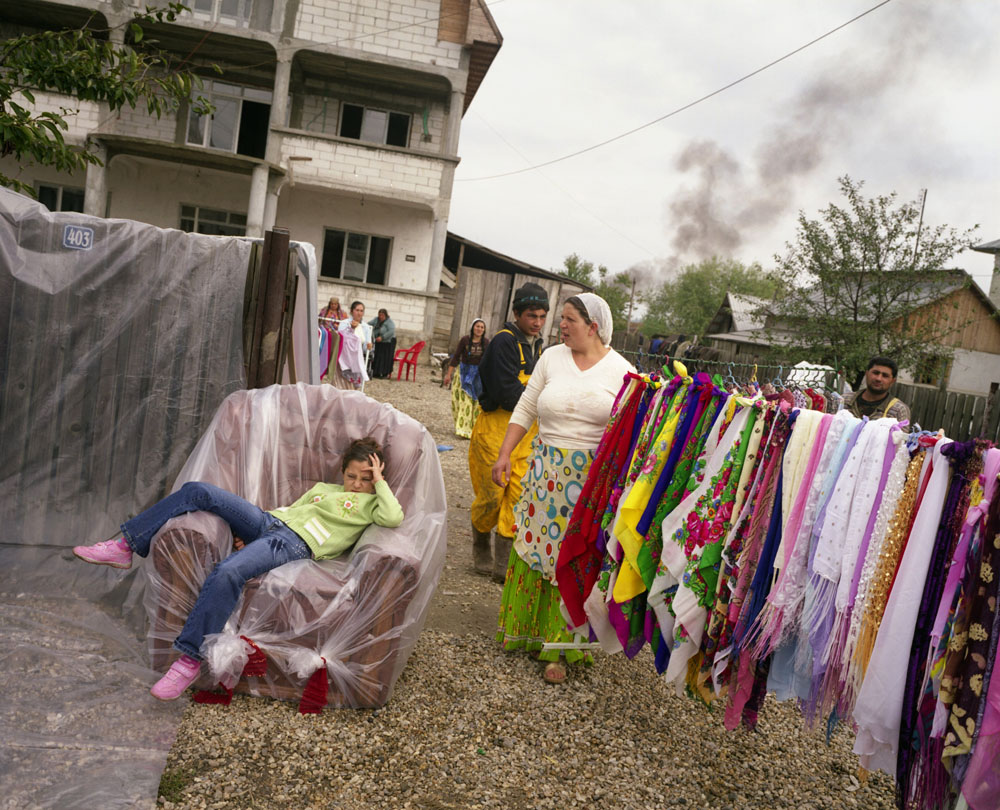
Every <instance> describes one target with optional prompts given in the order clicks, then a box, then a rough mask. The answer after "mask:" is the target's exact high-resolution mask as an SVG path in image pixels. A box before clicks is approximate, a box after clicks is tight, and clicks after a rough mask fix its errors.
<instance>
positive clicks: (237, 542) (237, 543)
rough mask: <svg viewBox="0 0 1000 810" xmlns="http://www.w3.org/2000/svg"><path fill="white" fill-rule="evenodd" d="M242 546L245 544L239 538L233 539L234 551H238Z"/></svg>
mask: <svg viewBox="0 0 1000 810" xmlns="http://www.w3.org/2000/svg"><path fill="white" fill-rule="evenodd" d="M244 546H246V543H244V542H243V540H242V539H241V538H239V537H234V538H233V548H234V549H236V550H237V551H239V550H240V549H241V548H243V547H244Z"/></svg>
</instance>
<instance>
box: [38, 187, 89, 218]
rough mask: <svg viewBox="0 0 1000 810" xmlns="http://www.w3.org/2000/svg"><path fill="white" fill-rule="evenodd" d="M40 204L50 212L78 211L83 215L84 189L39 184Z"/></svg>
mask: <svg viewBox="0 0 1000 810" xmlns="http://www.w3.org/2000/svg"><path fill="white" fill-rule="evenodd" d="M37 191H38V202H40V203H41V204H42V205H44V206H45V207H46V208H48V209H49V210H50V211H76V212H77V213H80V214H82V213H83V189H82V188H67V187H66V186H53V185H49V184H47V183H39V184H38V188H37Z"/></svg>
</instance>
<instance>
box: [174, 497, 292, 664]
mask: <svg viewBox="0 0 1000 810" xmlns="http://www.w3.org/2000/svg"><path fill="white" fill-rule="evenodd" d="M310 556H311V552H310V551H309V546H307V545H306V544H305V542H304V541H303V540H302V538H301V537H299V536H298V535H297V534H296V533H295V532H293V531H292V530H291V529H289V528H288V527H287V526H286V525H285V524H284V523H282V522H281V521H280V520H278V519H277V518H275V517H272V516H270V515H268V516H267V524H266V525H265V526H264V529H263V531H262V532H261V534H260V536H259V537H258V539H257V541H256V542H253V543H247V544H246V545H245V546H244V547H243V548H241V549H240V550H239V551H236V552H233V553H232V554H230V555H229V556H228V557H226V559H224V560H223V561H222V562H220V563H219V564H218V565H216V566H215V568H214V569H213V570H212V573H211V574H209V575H208V578H207V579H206V580H205V582H204V584H203V585H202V586H201V592H200V593H199V594H198V599H197V601H196V602H195V604H194V607H193V608H192V609H191V612H190V613H189V614H188V617H187V621H186V622H185V623H184V629H182V630H181V633H180V635H179V636H177V639H176V640H175V641H174V648H175V649H177V650H179V651H180V652H182V653H184V654H186V655H190V656H191V657H192V658H196V659H199V660H200V659H201V657H202V655H201V644H202V641H204V639H205V636H207V635H210V634H212V633H220V632H222V628H223V627H225V626H226V622H227V621H228V620H229V617H230V615H231V614H232V612H233V610H234V609H235V608H236V603H237V602H238V601H239V599H240V594H241V593H242V592H243V586H244V585H245V584H246V582H247V580H249V579H252V578H253V577H256V576H260V575H261V574H263V573H266V572H267V571H270V570H271V569H272V568H277V567H278V566H279V565H284V564H285V563H287V562H291V561H293V560H304V559H307V558H308V557H310Z"/></svg>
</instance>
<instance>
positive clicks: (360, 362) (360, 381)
mask: <svg viewBox="0 0 1000 810" xmlns="http://www.w3.org/2000/svg"><path fill="white" fill-rule="evenodd" d="M339 331H340V332H341V334H343V333H345V332H350V333H351V334H353V335H354V336H355V337H356V338H357V339H358V340H357V342H356V343H354V342H350V343H348V342H345V343H344V346H343V348H342V349H341V352H340V369H341V373H342V374H343V376H344V377H345V378H346V379H347V381H348V382H349V383H351V385H352V386H353V387H354V388H357V389H360V390H361V391H364V390H365V382H367V381H368V353H369V352H370V351H371V349H372V327H371V326H370V325H369V324H367V323H365V305H364V304H363V303H361V302H360V301H354V302H353V303H352V304H351V318H350V320H346V319H345V320H343V321H341V322H340V328H339Z"/></svg>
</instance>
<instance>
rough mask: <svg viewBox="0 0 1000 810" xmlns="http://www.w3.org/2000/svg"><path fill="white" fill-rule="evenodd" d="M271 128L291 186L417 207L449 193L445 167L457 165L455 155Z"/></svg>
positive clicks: (449, 180) (429, 204)
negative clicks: (278, 140)
mask: <svg viewBox="0 0 1000 810" xmlns="http://www.w3.org/2000/svg"><path fill="white" fill-rule="evenodd" d="M272 131H274V130H272ZM277 131H278V132H280V133H281V134H282V139H281V165H282V166H283V167H284V168H286V169H288V168H289V167H293V168H292V172H293V175H292V176H293V179H294V181H295V183H296V184H298V183H303V184H308V185H311V186H316V187H319V188H328V189H336V190H339V191H348V192H355V193H357V194H364V195H366V196H371V197H382V198H384V199H387V200H393V201H395V202H410V203H414V204H417V205H421V206H432V205H433V204H434V203H435V202H436V201H437V200H439V199H441V198H450V197H451V172H449V171H447V170H448V169H450V168H453V167H454V166H455V165H456V164H457V163H458V159H457V158H449V157H440V156H436V155H421V154H414V153H412V152H410V151H408V150H406V149H400V148H395V147H390V146H377V145H372V144H366V143H360V142H358V141H354V140H351V139H347V138H340V137H337V136H333V135H317V134H315V133H305V132H302V131H301V130H292V129H278V130H277ZM290 158H296V159H295V160H290ZM302 158H309V159H308V160H302ZM446 176H447V187H446V188H445V187H442V186H443V183H444V182H445V180H446Z"/></svg>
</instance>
